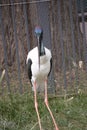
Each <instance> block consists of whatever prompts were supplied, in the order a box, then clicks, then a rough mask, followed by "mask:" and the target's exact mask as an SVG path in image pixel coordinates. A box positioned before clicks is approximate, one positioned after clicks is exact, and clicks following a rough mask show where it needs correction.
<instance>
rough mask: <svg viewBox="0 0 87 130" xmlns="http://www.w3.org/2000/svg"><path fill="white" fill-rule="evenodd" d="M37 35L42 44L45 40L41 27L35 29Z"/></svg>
mask: <svg viewBox="0 0 87 130" xmlns="http://www.w3.org/2000/svg"><path fill="white" fill-rule="evenodd" d="M35 35H36V37H37V38H38V39H39V41H40V42H41V41H42V39H43V30H42V28H41V27H40V26H36V27H35Z"/></svg>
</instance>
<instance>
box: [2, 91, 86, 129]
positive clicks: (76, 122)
mask: <svg viewBox="0 0 87 130" xmlns="http://www.w3.org/2000/svg"><path fill="white" fill-rule="evenodd" d="M38 102H39V112H40V116H41V123H42V127H43V130H54V126H53V123H52V120H51V117H50V115H49V113H48V111H47V109H46V107H45V105H44V102H43V99H42V98H41V96H38ZM49 104H50V108H51V110H52V112H53V114H54V116H55V119H56V121H57V124H58V126H59V129H60V130H87V95H86V94H83V93H79V94H78V95H77V96H73V97H66V98H63V97H61V98H60V97H59V98H58V97H54V98H49ZM0 130H39V126H38V122H37V115H36V112H35V108H34V99H33V95H31V94H23V95H19V94H16V95H9V96H4V97H1V98H0Z"/></svg>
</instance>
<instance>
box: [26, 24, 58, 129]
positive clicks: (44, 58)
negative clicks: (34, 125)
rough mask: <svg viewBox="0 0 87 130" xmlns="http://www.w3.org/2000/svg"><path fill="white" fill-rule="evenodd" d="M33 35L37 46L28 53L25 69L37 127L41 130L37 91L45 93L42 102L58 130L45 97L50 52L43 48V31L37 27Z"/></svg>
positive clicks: (50, 65)
mask: <svg viewBox="0 0 87 130" xmlns="http://www.w3.org/2000/svg"><path fill="white" fill-rule="evenodd" d="M35 34H36V37H37V40H38V46H37V47H35V48H33V49H32V50H31V51H29V53H28V55H27V69H28V76H29V79H30V82H31V84H32V89H33V91H34V102H35V109H36V113H37V116H38V122H39V127H40V130H42V126H41V120H40V115H39V111H38V102H37V91H39V92H41V91H44V93H45V99H44V102H45V104H46V107H47V109H48V111H49V113H50V115H51V117H52V120H53V123H54V126H55V130H59V129H58V127H57V124H56V121H55V118H54V116H53V114H52V112H51V110H50V107H49V104H48V96H47V78H48V75H49V74H50V71H51V68H52V55H51V51H50V50H49V49H47V48H46V47H44V45H43V42H42V38H43V31H42V29H41V28H40V27H39V26H38V27H36V28H35Z"/></svg>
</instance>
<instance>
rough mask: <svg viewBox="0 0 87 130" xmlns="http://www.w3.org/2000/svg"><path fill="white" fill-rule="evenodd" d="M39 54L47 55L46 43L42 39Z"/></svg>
mask: <svg viewBox="0 0 87 130" xmlns="http://www.w3.org/2000/svg"><path fill="white" fill-rule="evenodd" d="M39 55H40V56H43V55H45V48H44V45H43V42H42V41H40V48H39Z"/></svg>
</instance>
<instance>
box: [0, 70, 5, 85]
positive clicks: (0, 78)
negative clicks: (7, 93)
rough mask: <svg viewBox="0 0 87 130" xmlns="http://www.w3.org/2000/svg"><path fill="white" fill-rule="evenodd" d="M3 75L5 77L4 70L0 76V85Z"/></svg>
mask: <svg viewBox="0 0 87 130" xmlns="http://www.w3.org/2000/svg"><path fill="white" fill-rule="evenodd" d="M4 75H5V70H3V72H2V75H1V77H0V84H1V82H2V80H3V78H4Z"/></svg>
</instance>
